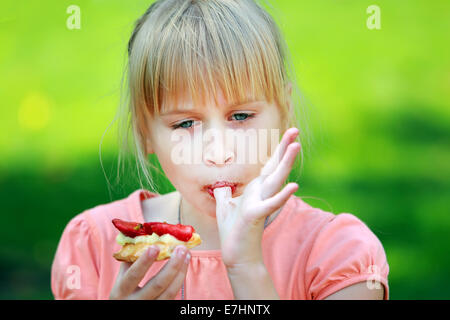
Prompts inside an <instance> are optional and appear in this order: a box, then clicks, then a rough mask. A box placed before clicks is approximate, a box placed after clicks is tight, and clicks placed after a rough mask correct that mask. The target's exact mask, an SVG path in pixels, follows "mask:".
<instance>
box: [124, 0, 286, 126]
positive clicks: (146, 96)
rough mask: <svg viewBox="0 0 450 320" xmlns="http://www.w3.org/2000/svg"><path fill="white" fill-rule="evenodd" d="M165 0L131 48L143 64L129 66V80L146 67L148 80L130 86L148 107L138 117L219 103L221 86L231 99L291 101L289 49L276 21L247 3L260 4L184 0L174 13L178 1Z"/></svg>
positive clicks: (143, 105)
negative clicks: (280, 44)
mask: <svg viewBox="0 0 450 320" xmlns="http://www.w3.org/2000/svg"><path fill="white" fill-rule="evenodd" d="M166 2H167V3H165V5H163V4H162V5H161V6H160V7H157V8H155V10H154V11H153V12H152V13H150V16H149V19H148V20H147V21H148V22H149V23H148V24H147V23H146V24H144V25H143V26H142V27H143V29H142V30H141V31H140V35H142V37H139V36H138V37H136V40H142V44H143V45H141V46H139V45H137V46H136V43H134V44H133V48H132V51H131V52H132V55H131V57H130V60H132V58H135V61H141V63H143V65H141V66H139V65H132V64H130V78H133V75H137V74H138V70H139V69H140V70H142V69H143V67H144V65H145V68H144V72H143V73H141V75H142V76H143V79H142V82H141V84H142V83H143V85H140V86H139V85H137V84H138V83H136V84H135V85H132V86H131V87H132V88H134V90H135V91H134V94H135V99H133V100H134V101H135V102H136V104H139V105H140V106H141V107H142V108H143V109H145V110H141V114H139V116H138V118H139V117H140V116H144V118H145V117H148V116H154V115H158V114H159V113H160V112H161V111H162V110H163V109H164V110H171V109H174V108H176V107H177V106H178V105H179V104H180V103H182V101H186V100H189V101H192V103H193V104H194V105H195V106H197V107H202V106H204V105H205V102H206V101H211V100H210V98H212V99H214V101H215V102H216V103H218V101H217V99H216V98H217V89H218V88H220V90H221V91H222V93H223V95H224V98H225V99H226V101H227V102H228V103H229V104H237V103H243V102H246V101H249V100H256V99H264V100H266V101H268V102H270V103H271V102H276V103H277V104H278V105H280V106H283V105H285V104H286V96H285V92H284V90H283V89H284V86H285V84H286V83H285V82H286V78H287V77H286V74H285V73H284V72H283V70H284V67H283V57H282V56H281V55H280V52H282V48H279V47H278V45H277V42H276V41H275V40H274V39H275V37H274V34H273V30H272V28H273V25H271V24H270V23H268V21H267V20H265V19H264V18H263V17H261V14H260V12H257V11H256V10H255V7H252V8H250V7H247V8H246V6H247V5H249V4H251V3H253V2H248V3H247V1H243V2H242V3H239V5H238V4H237V2H235V1H197V2H195V3H191V1H178V2H177V6H176V10H175V11H174V12H173V13H170V12H168V11H167V7H169V3H170V2H173V1H166ZM243 6H244V8H243ZM172 11H173V10H172ZM161 14H163V15H165V16H166V17H165V19H163V18H162V17H161ZM152 15H155V16H159V19H158V20H160V21H158V24H160V25H161V24H162V25H164V28H162V29H158V28H156V26H155V25H153V23H151V21H154V23H156V21H157V19H152ZM249 15H250V17H249ZM161 19H163V20H162V21H161ZM254 24H257V25H259V28H258V29H256V28H255V26H254ZM151 30H152V31H151ZM155 33H158V34H159V36H157V35H155ZM144 35H145V38H147V39H148V41H144V40H145V39H144V38H143V36H144ZM139 38H143V39H139ZM150 40H151V41H150ZM136 48H139V49H141V50H140V52H136V51H135V50H138V49H136ZM131 67H134V68H135V69H132V68H131ZM133 71H134V72H133ZM139 88H140V89H141V90H142V91H141V92H139ZM137 109H139V108H137ZM136 112H137V113H139V111H138V110H136ZM141 119H142V118H141ZM144 131H145V130H144Z"/></svg>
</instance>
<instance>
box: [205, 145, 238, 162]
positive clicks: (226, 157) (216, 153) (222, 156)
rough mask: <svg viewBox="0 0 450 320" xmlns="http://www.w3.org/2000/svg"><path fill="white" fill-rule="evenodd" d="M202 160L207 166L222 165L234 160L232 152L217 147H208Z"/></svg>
mask: <svg viewBox="0 0 450 320" xmlns="http://www.w3.org/2000/svg"><path fill="white" fill-rule="evenodd" d="M204 161H205V163H206V165H208V166H224V165H227V164H230V163H232V162H233V161H234V153H233V152H231V151H230V150H229V151H226V150H223V149H222V150H220V149H217V148H209V149H208V150H207V151H206V152H205V157H204Z"/></svg>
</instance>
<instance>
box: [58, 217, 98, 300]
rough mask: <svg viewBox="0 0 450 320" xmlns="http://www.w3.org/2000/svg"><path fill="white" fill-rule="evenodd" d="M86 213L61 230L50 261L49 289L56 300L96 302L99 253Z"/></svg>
mask: <svg viewBox="0 0 450 320" xmlns="http://www.w3.org/2000/svg"><path fill="white" fill-rule="evenodd" d="M98 247H99V244H98V242H97V241H96V237H95V233H94V232H93V230H92V228H91V227H90V225H89V222H88V221H87V219H86V213H82V214H79V215H78V216H76V217H74V218H73V219H72V220H71V221H70V222H69V223H68V224H67V226H66V228H65V229H64V232H63V234H62V236H61V239H60V241H59V244H58V248H57V250H56V253H55V257H54V259H53V264H52V270H51V288H52V292H53V295H54V297H55V299H56V300H61V299H74V300H81V299H96V298H97V287H98V279H99V273H98V265H97V263H96V259H95V257H96V256H95V252H99V249H98Z"/></svg>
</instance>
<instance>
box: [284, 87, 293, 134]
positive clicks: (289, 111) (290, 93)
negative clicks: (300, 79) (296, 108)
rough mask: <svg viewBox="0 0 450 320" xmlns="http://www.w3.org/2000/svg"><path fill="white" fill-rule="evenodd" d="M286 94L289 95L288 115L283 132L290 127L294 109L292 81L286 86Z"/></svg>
mask: <svg viewBox="0 0 450 320" xmlns="http://www.w3.org/2000/svg"><path fill="white" fill-rule="evenodd" d="M285 90H286V95H287V106H286V109H287V116H286V119H285V121H284V123H283V132H284V131H286V130H287V129H289V119H290V117H291V116H292V114H293V110H292V82H288V83H287V84H286V86H285Z"/></svg>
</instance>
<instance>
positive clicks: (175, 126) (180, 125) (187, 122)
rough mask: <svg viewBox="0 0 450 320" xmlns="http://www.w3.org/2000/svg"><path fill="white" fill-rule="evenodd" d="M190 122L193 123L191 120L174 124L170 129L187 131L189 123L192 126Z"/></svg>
mask: <svg viewBox="0 0 450 320" xmlns="http://www.w3.org/2000/svg"><path fill="white" fill-rule="evenodd" d="M192 122H194V121H193V120H187V121H183V122H181V123H179V124H175V125H173V126H172V129H178V128H182V129H189V128H190V127H191V126H190V125H188V124H189V123H190V124H192Z"/></svg>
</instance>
